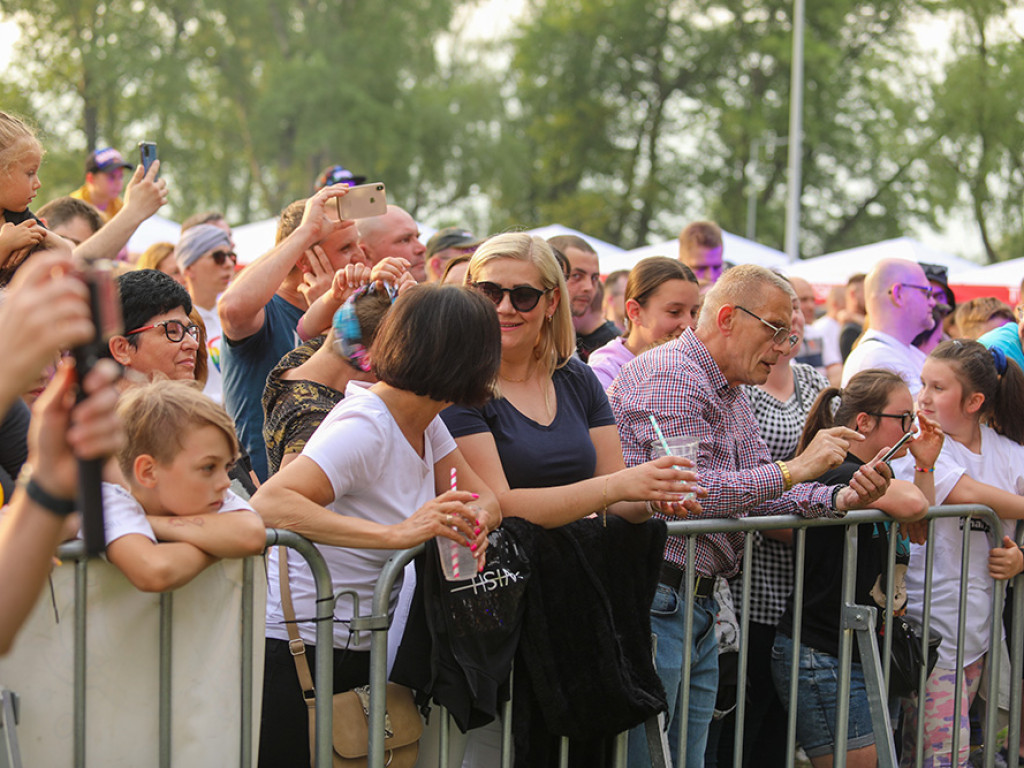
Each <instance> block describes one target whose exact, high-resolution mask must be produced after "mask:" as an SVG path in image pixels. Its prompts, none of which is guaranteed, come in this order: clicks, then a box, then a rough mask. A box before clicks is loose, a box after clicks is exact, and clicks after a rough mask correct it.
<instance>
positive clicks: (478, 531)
mask: <svg viewBox="0 0 1024 768" xmlns="http://www.w3.org/2000/svg"><path fill="white" fill-rule="evenodd" d="M473 533H475V534H476V535H477V536H479V535H480V526H479V525H478V526H477V527H476V528H474V529H473Z"/></svg>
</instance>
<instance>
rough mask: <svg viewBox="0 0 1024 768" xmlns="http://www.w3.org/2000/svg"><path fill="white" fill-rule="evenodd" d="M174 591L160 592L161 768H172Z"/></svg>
mask: <svg viewBox="0 0 1024 768" xmlns="http://www.w3.org/2000/svg"><path fill="white" fill-rule="evenodd" d="M173 622H174V593H173V592H162V593H160V688H159V691H160V693H159V699H158V700H159V712H160V714H159V723H160V737H159V738H160V742H159V755H160V768H171V716H172V712H171V685H172V683H171V654H172V653H173V651H174V647H173V646H174V641H173V635H172V629H173V628H174V623H173Z"/></svg>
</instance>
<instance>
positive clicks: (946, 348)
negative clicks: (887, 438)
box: [902, 340, 1024, 767]
mask: <svg viewBox="0 0 1024 768" xmlns="http://www.w3.org/2000/svg"><path fill="white" fill-rule="evenodd" d="M921 382H922V388H921V390H920V392H919V393H918V396H917V408H918V413H921V414H924V415H925V416H927V417H929V418H931V419H934V420H935V421H937V422H938V423H939V425H940V426H941V427H942V430H943V432H944V433H945V434H946V438H947V439H946V441H945V443H944V445H943V448H942V453H941V454H940V456H939V459H938V461H937V462H936V464H935V467H934V468H929V467H914V468H913V471H914V472H928V471H934V473H935V498H936V503H938V504H985V505H987V506H990V507H992V508H993V509H994V510H995V511H996V513H997V514H999V516H1000V517H1002V518H1009V519H1010V520H1007V522H1005V523H1004V525H1003V527H1004V530H1003V532H1002V533H1003V537H1002V543H1003V547H1001V548H997V549H993V550H991V551H990V550H989V546H990V543H989V542H990V539H989V529H988V525H987V524H986V523H985V522H984V521H983V520H980V519H970V521H969V524H970V525H971V530H972V534H971V537H970V545H969V546H970V550H971V551H970V565H969V572H968V574H967V589H968V590H969V592H970V596H971V599H970V601H969V602H968V606H967V611H968V616H967V619H966V622H965V631H964V637H963V639H962V643H963V664H964V668H963V682H962V685H961V686H960V688H959V690H957V687H956V677H957V670H956V654H957V627H958V612H959V604H960V575H961V574H960V567H959V565H960V562H961V548H962V542H963V527H962V526H963V525H964V523H965V519H964V518H944V519H939V520H936V521H935V526H934V533H933V535H932V537H931V539H930V540H929V541H928V543H927V545H924V546H913V547H912V548H911V557H910V567H909V569H908V572H907V593H908V614H909V615H911V616H913V617H914V618H916V619H918V620H921V618H922V615H921V614H922V612H923V606H924V602H925V599H924V597H925V596H924V581H925V576H926V573H925V553H926V548H925V546H928V547H933V548H935V560H934V570H933V574H932V592H931V626H932V628H933V629H934V630H935V631H936V632H938V633H939V634H940V635H941V636H942V638H943V640H942V643H941V645H940V646H939V658H938V663H937V665H936V667H935V669H934V670H933V671H932V673H931V675H930V676H929V678H928V682H927V685H926V689H925V696H926V698H925V705H924V714H923V720H924V745H923V749H924V756H923V757H924V762H923V764H924V765H925V766H926V767H927V766H946V765H952V764H953V762H952V759H951V758H952V754H951V753H952V742H953V728H954V727H956V726H955V724H954V722H953V720H954V713H955V704H956V701H957V699H958V698H959V700H960V722H959V724H958V726H959V729H960V738H959V758H958V760H957V762H956V764H957V765H963V764H965V763H966V761H967V758H968V753H969V750H970V732H969V724H968V709H969V708H970V703H971V701H972V700H973V698H974V695H975V693H976V692H977V689H978V684H979V681H980V677H981V671H982V666H983V662H984V658H985V654H986V652H987V651H988V644H989V622H990V620H991V608H992V586H993V582H992V579H993V578H1004V579H1005V578H1009V577H1010V576H1012V575H1014V574H1016V573H1018V572H1020V570H1021V567H1022V564H1024V563H1022V556H1021V553H1020V551H1019V550H1018V549H1017V547H1016V546H1015V545H1014V542H1013V539H1012V538H1011V537H1012V535H1013V522H1012V519H1020V518H1024V497H1022V496H1020V495H1018V494H1019V493H1022V492H1024V410H1022V409H1021V403H1022V402H1024V373H1022V372H1021V370H1020V368H1019V367H1018V366H1017V364H1016V363H1014V362H1013V361H1012V360H1007V359H1006V356H1005V355H1003V354H1002V352H1001V351H999V350H996V349H993V350H988V349H986V348H985V347H984V346H982V345H981V344H979V343H977V342H975V341H962V340H953V341H946V342H943V343H942V344H940V345H939V346H938V347H936V348H935V349H934V350H933V351H932V353H931V354H930V355H929V356H928V359H927V360H926V361H925V363H924V367H923V369H922V371H921ZM904 468H905V469H906V470H907V471H908V473H909V470H910V467H909V466H906V465H904ZM905 703H906V710H905V712H906V718H905V720H904V724H903V733H904V748H903V754H902V765H912V764H913V763H914V759H915V755H914V751H915V745H914V740H915V737H916V732H917V719H918V716H919V713H918V704H917V700H916V697H915V698H913V699H909V700H905Z"/></svg>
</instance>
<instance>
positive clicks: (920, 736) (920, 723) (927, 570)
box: [914, 520, 935, 768]
mask: <svg viewBox="0 0 1024 768" xmlns="http://www.w3.org/2000/svg"><path fill="white" fill-rule="evenodd" d="M934 537H935V520H929V521H928V541H934ZM934 572H935V547H927V548H926V549H925V555H924V606H923V607H922V613H921V619H922V622H923V623H924V628H923V629H922V631H921V647H922V648H927V647H928V639H929V636H930V635H931V626H932V582H933V581H934V579H933V575H934ZM927 682H928V668H927V667H925V666H922V667H921V672H920V674H919V676H918V682H917V700H918V701H919V702H920V701H923V700H924V691H925V686H926V685H927ZM916 731H917V732H916V733H915V734H914V743H915V744H924V718H923V717H918V718H917V729H916ZM923 765H924V750H920V749H918V750H915V755H914V766H915V768H922V766H923Z"/></svg>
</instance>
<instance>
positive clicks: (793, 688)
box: [786, 528, 807, 765]
mask: <svg viewBox="0 0 1024 768" xmlns="http://www.w3.org/2000/svg"><path fill="white" fill-rule="evenodd" d="M795 535H796V539H795V544H796V556H795V557H794V563H793V576H794V584H793V652H792V654H791V655H790V657H789V669H790V675H789V701H790V702H791V703H792V704H795V703H796V699H797V692H798V689H799V682H800V681H799V677H798V675H799V673H800V634H801V632H802V631H803V620H804V588H805V586H806V584H805V582H804V561H805V560H806V559H807V529H806V528H798V529H797V530H796V531H795ZM787 716H788V722H787V723H786V765H793V764H794V762H795V761H796V707H795V706H790V708H789V712H788V713H787Z"/></svg>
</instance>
